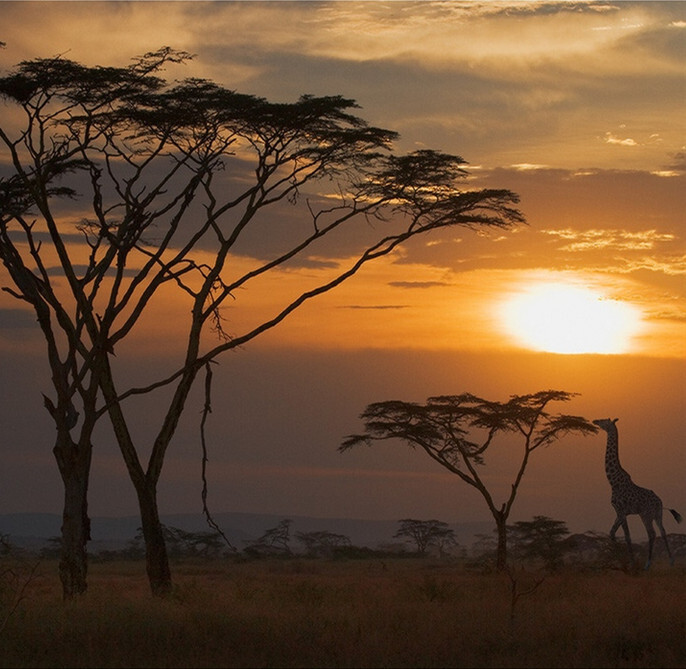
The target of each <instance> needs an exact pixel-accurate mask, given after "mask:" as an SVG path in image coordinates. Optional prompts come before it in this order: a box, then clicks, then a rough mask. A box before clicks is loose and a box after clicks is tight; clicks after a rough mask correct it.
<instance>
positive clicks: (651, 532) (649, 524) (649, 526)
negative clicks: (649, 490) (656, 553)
mask: <svg viewBox="0 0 686 669" xmlns="http://www.w3.org/2000/svg"><path fill="white" fill-rule="evenodd" d="M641 520H642V521H643V524H644V525H645V528H646V532H647V533H648V560H647V561H646V565H645V569H648V568H649V567H650V563H651V561H652V559H653V545H654V544H655V528H654V527H653V521H652V519H650V518H644V517H643V516H641Z"/></svg>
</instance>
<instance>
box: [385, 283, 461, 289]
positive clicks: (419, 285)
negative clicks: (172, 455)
mask: <svg viewBox="0 0 686 669" xmlns="http://www.w3.org/2000/svg"><path fill="white" fill-rule="evenodd" d="M388 285H389V286H393V287H394V288H422V289H423V288H435V287H436V286H441V287H443V286H449V285H450V284H449V283H447V282H445V281H390V282H389V283H388Z"/></svg>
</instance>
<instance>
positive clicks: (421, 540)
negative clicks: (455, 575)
mask: <svg viewBox="0 0 686 669" xmlns="http://www.w3.org/2000/svg"><path fill="white" fill-rule="evenodd" d="M398 522H399V523H400V527H399V528H398V531H397V532H396V533H395V534H394V535H393V536H394V537H405V538H407V539H410V540H411V541H412V542H413V543H414V544H415V546H416V547H417V553H419V554H420V555H425V554H426V551H427V549H428V548H429V546H437V547H438V549H439V551H440V552H441V554H443V552H444V551H445V549H446V548H447V547H448V546H455V545H457V539H456V537H455V531H454V530H452V529H451V528H450V527H449V526H448V523H444V522H443V521H440V520H415V519H414V518H404V519H403V520H399V521H398Z"/></svg>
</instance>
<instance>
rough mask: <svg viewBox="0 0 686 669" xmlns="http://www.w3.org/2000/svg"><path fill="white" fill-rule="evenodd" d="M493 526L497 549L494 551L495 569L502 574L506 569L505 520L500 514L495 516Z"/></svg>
mask: <svg viewBox="0 0 686 669" xmlns="http://www.w3.org/2000/svg"><path fill="white" fill-rule="evenodd" d="M495 526H496V530H497V532H498V548H497V551H496V560H495V568H496V571H498V572H502V571H505V569H506V568H507V518H506V517H505V516H504V515H502V514H500V513H499V514H497V515H496V516H495Z"/></svg>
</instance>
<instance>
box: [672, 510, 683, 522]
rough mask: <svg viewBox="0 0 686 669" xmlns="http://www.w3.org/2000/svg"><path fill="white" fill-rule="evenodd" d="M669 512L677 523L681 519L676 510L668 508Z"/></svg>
mask: <svg viewBox="0 0 686 669" xmlns="http://www.w3.org/2000/svg"><path fill="white" fill-rule="evenodd" d="M669 512H670V513H671V514H672V515H673V516H674V520H676V522H677V523H680V522H681V521H682V520H683V518H682V517H681V514H680V513H679V512H678V511H675V510H674V509H670V510H669Z"/></svg>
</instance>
